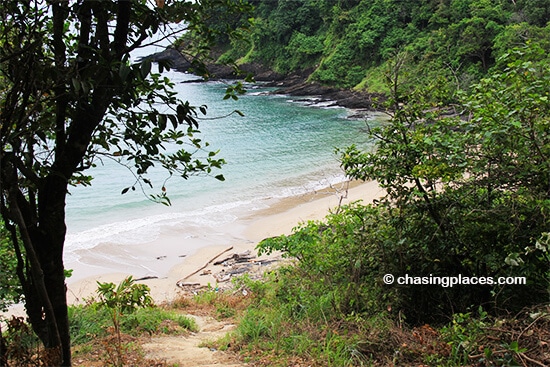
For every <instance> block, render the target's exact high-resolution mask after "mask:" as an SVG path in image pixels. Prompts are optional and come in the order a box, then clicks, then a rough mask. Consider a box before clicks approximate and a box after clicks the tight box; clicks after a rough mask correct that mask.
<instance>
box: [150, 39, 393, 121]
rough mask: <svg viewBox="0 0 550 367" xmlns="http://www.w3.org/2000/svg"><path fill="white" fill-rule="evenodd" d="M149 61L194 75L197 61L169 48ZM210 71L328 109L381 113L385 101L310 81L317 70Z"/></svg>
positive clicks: (214, 67)
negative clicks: (249, 78)
mask: <svg viewBox="0 0 550 367" xmlns="http://www.w3.org/2000/svg"><path fill="white" fill-rule="evenodd" d="M147 58H149V59H151V60H152V61H162V60H168V61H170V63H171V65H172V68H173V69H175V70H177V71H180V72H190V73H193V63H192V61H193V60H192V59H190V58H189V57H186V56H184V55H183V54H182V53H180V52H179V51H177V50H175V49H173V48H167V49H166V50H164V51H162V52H159V53H156V54H153V55H150V56H147ZM207 68H208V72H209V77H208V79H209V80H212V79H242V78H244V77H246V76H252V77H253V78H254V80H256V81H259V82H265V83H266V85H267V86H270V87H275V88H276V89H275V91H274V92H273V93H274V94H287V95H291V96H304V97H306V96H307V97H315V99H316V102H317V103H323V104H324V105H325V106H340V107H346V108H350V109H363V110H370V111H376V110H378V108H377V107H376V105H377V104H381V102H383V101H384V99H385V97H384V95H382V94H378V93H368V92H365V91H356V90H350V89H340V88H335V87H331V86H325V85H322V84H320V83H317V82H311V81H308V78H309V76H310V75H311V73H312V71H313V70H303V71H301V72H297V73H292V74H289V75H283V74H279V73H277V72H274V71H273V70H270V69H268V68H266V67H264V66H263V65H260V64H257V63H250V64H244V65H239V70H236V69H235V68H233V67H232V66H229V65H221V64H214V63H213V64H209V65H208V66H207ZM204 80H206V79H204Z"/></svg>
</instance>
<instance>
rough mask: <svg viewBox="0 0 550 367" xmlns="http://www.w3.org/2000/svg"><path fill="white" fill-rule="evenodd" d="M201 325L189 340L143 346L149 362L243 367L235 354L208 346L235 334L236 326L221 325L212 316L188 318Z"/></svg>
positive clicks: (165, 338)
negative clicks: (231, 332) (210, 342)
mask: <svg viewBox="0 0 550 367" xmlns="http://www.w3.org/2000/svg"><path fill="white" fill-rule="evenodd" d="M186 316H188V317H191V318H193V319H194V320H195V322H196V323H197V326H198V327H199V331H198V332H196V333H191V334H190V335H188V336H181V335H180V336H160V337H153V338H152V339H151V341H149V342H147V343H145V344H143V345H142V347H143V349H144V351H145V353H146V355H147V357H148V358H152V359H156V360H163V361H165V362H166V363H167V364H168V365H177V366H179V367H193V366H200V367H214V366H216V367H241V366H248V364H246V363H242V362H240V361H239V360H238V359H237V357H236V356H235V355H234V354H231V353H228V352H223V351H219V350H215V349H213V348H209V347H207V346H205V344H206V343H207V342H209V341H214V340H217V339H219V338H221V337H223V336H224V335H225V334H226V333H228V332H229V331H231V330H233V329H234V328H235V325H234V324H232V323H231V321H229V320H224V321H217V320H215V319H214V318H212V317H210V316H196V315H186Z"/></svg>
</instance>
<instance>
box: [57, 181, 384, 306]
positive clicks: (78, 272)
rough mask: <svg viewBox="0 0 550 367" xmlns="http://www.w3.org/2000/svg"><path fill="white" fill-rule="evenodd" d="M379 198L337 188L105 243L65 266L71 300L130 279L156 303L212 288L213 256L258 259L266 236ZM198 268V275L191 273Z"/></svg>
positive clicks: (364, 187) (374, 190) (368, 191)
mask: <svg viewBox="0 0 550 367" xmlns="http://www.w3.org/2000/svg"><path fill="white" fill-rule="evenodd" d="M381 196H383V190H382V189H380V188H379V186H378V185H377V184H376V183H375V182H367V183H359V182H351V183H345V184H338V185H333V186H332V187H328V188H325V189H323V190H318V191H315V192H310V193H308V194H304V195H300V196H294V197H289V198H285V199H280V200H279V199H277V200H276V199H270V200H266V203H265V208H264V209H259V210H256V211H252V212H248V213H241V215H240V216H239V217H238V218H237V219H236V220H235V221H234V222H231V223H228V224H224V225H221V226H219V227H208V228H204V227H201V228H199V227H197V228H196V229H195V231H194V233H193V235H192V236H189V235H185V236H183V235H182V233H181V231H179V230H178V228H176V227H167V228H165V229H164V230H162V231H161V233H160V234H159V235H158V236H157V238H156V239H154V240H153V241H150V242H146V243H143V244H138V245H134V246H118V245H117V244H115V243H103V244H101V245H99V246H96V247H95V248H94V249H90V250H84V251H82V252H81V253H79V256H80V257H81V258H80V260H79V261H78V262H72V263H69V264H66V267H67V268H70V269H73V274H74V276H73V277H71V278H69V279H68V280H67V284H68V293H67V295H68V299H69V302H70V303H78V302H83V301H85V300H86V299H87V298H90V297H92V296H94V294H95V290H96V289H97V281H99V282H114V283H118V282H120V281H121V280H122V279H124V278H125V277H127V276H128V275H132V276H133V277H134V278H149V279H145V280H140V283H145V284H147V285H148V286H149V287H150V288H151V296H152V297H153V298H154V300H155V301H156V302H157V303H160V302H170V301H171V300H173V299H174V298H175V297H176V296H177V295H178V294H179V292H180V288H179V287H178V286H177V285H176V283H177V282H178V281H182V280H185V282H188V283H199V284H201V285H207V284H210V285H213V286H214V285H215V284H216V282H217V280H216V278H214V276H213V274H215V273H216V272H217V271H219V268H220V266H217V267H216V266H214V265H212V264H209V265H208V266H206V267H205V265H207V263H208V262H209V261H210V260H212V259H213V258H214V257H216V256H217V255H219V254H221V253H223V255H222V256H220V258H223V257H224V256H227V255H231V254H233V253H243V252H245V251H250V252H251V253H252V254H253V255H256V251H255V247H256V245H257V244H258V243H259V242H260V241H261V240H262V239H264V238H268V237H273V236H278V235H282V234H290V233H292V229H293V228H294V227H296V226H297V225H298V224H299V223H303V222H307V221H309V220H322V219H323V218H324V217H325V216H326V215H327V214H328V213H329V211H330V210H333V209H335V208H336V207H337V206H338V205H339V204H349V203H351V202H354V201H357V200H362V201H363V203H370V202H372V200H374V199H377V198H379V197H381ZM272 256H277V254H275V255H272ZM265 259H267V257H265V256H264V257H263V258H258V259H256V260H257V261H258V262H257V263H256V264H257V265H255V266H258V267H261V266H262V265H261V261H262V260H265ZM203 267H204V269H201V268H203ZM198 269H201V271H200V272H197V273H196V274H193V273H195V272H196V271H197V270H198ZM209 272H210V274H205V275H201V274H202V273H209ZM191 274H193V275H191Z"/></svg>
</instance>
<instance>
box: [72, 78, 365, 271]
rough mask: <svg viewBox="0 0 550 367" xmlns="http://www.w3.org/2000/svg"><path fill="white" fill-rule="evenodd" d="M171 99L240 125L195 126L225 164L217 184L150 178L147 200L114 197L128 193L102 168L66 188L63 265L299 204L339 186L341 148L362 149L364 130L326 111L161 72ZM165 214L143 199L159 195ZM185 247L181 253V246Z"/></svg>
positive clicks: (123, 176)
mask: <svg viewBox="0 0 550 367" xmlns="http://www.w3.org/2000/svg"><path fill="white" fill-rule="evenodd" d="M168 76H169V77H170V78H171V79H172V80H173V81H174V82H175V83H176V90H177V91H178V93H179V94H180V97H181V98H182V99H184V100H189V101H190V102H191V103H192V104H193V105H197V106H198V105H203V104H205V105H207V106H208V114H207V116H206V117H207V118H214V117H218V116H223V115H227V114H228V113H229V112H231V111H233V110H235V109H238V110H240V111H242V112H243V113H244V115H245V116H244V117H241V116H238V115H237V114H233V115H231V116H229V117H225V118H220V119H212V120H203V121H202V122H201V124H200V131H201V134H200V135H199V137H200V138H201V139H202V140H203V141H207V142H209V143H210V147H209V148H211V149H212V150H219V151H220V153H219V157H221V158H224V159H225V160H226V162H227V164H226V165H225V166H223V168H222V170H221V171H220V172H215V174H218V173H223V175H224V176H225V178H226V180H225V181H224V182H220V181H218V180H216V179H214V178H213V177H191V178H190V179H189V180H183V179H181V178H179V177H172V178H170V179H169V180H168V181H166V182H165V183H164V181H165V180H166V179H167V178H168V175H167V173H166V172H164V171H162V170H160V169H159V170H153V171H152V174H151V176H150V178H151V179H152V182H153V184H154V185H155V189H154V190H150V189H149V190H145V191H141V189H140V187H139V186H137V187H136V188H137V190H136V191H129V192H128V193H126V194H125V195H121V191H122V189H124V188H125V187H128V186H131V185H133V184H134V181H135V180H134V177H133V176H132V174H131V173H130V172H129V171H128V170H127V169H126V168H124V167H122V166H120V165H119V164H117V163H115V162H112V161H110V160H108V159H106V160H103V164H100V165H98V167H96V168H94V169H92V170H91V171H90V172H89V173H90V174H91V175H93V176H94V180H93V184H92V186H91V187H86V188H85V187H75V188H72V189H71V195H70V197H69V199H68V203H67V222H68V236H67V242H66V251H65V260H66V262H67V261H69V262H70V261H78V258H79V255H78V252H79V250H86V249H92V248H94V247H95V246H98V245H100V244H104V243H117V244H122V245H124V244H135V243H140V242H145V241H151V240H153V239H155V237H156V236H159V235H160V233H161V231H162V227H163V226H167V225H169V226H171V227H172V228H175V227H177V228H181V229H182V231H183V233H182V238H185V228H186V226H194V227H195V228H197V227H202V228H205V230H208V229H209V228H216V226H218V225H226V224H228V223H231V222H233V221H236V220H238V218H239V217H240V216H242V215H244V214H245V213H246V214H247V215H250V213H254V211H255V210H258V209H262V208H265V206H266V204H265V203H266V199H268V198H284V197H289V196H293V195H300V194H303V193H305V192H308V191H312V190H314V189H316V188H321V187H326V186H328V185H329V184H331V183H336V182H341V181H343V180H344V175H343V172H342V171H341V169H340V168H339V163H338V159H337V156H336V155H335V154H334V149H335V148H337V147H346V146H349V145H351V144H357V145H359V146H366V145H368V144H369V143H368V141H367V134H366V132H365V122H364V121H358V120H351V119H347V118H346V117H347V116H348V114H349V113H350V112H349V111H347V110H346V109H343V108H327V107H323V106H321V105H315V104H313V105H312V104H311V102H305V101H303V100H298V99H295V98H291V97H288V96H280V95H278V96H275V95H269V94H268V93H267V92H268V90H267V89H262V88H261V86H249V88H248V91H249V92H248V93H247V94H246V95H243V96H241V97H240V98H239V100H238V101H232V100H226V101H224V100H223V99H222V98H223V95H224V91H225V89H226V87H227V85H225V84H224V83H222V82H208V83H185V81H186V80H189V79H191V78H193V77H192V76H189V75H186V74H183V73H178V72H171V73H169V74H168ZM163 183H164V185H165V186H166V188H167V193H168V195H169V196H170V199H171V201H172V206H171V207H165V206H163V205H160V204H155V203H153V202H151V201H149V200H148V199H147V196H148V195H149V194H151V193H159V192H160V187H162V185H163ZM182 246H185V243H184V242H183V243H182Z"/></svg>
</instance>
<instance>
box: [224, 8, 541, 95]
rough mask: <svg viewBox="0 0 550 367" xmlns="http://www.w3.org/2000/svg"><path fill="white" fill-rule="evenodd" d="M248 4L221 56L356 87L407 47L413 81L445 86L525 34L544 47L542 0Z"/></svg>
mask: <svg viewBox="0 0 550 367" xmlns="http://www.w3.org/2000/svg"><path fill="white" fill-rule="evenodd" d="M250 3H251V4H252V5H254V6H255V10H254V13H253V16H254V22H253V24H252V25H251V27H250V28H249V29H250V33H249V34H245V35H243V38H242V39H241V40H240V41H239V42H232V44H231V45H230V44H229V43H228V42H225V43H221V44H220V46H221V47H222V48H224V50H226V51H227V53H226V55H231V58H232V59H234V60H237V59H241V60H242V61H244V59H243V58H244V56H245V55H246V58H245V59H246V61H247V62H259V63H262V64H264V65H266V66H269V67H272V68H273V69H274V70H276V71H278V72H282V73H291V72H293V71H298V70H306V69H310V68H313V69H314V72H313V74H312V76H311V78H312V79H315V80H318V81H320V82H322V83H325V84H330V85H335V86H339V87H348V88H349V87H355V86H357V85H358V84H359V83H360V82H361V81H362V80H363V79H364V78H365V76H368V75H369V74H372V73H373V72H374V71H375V70H376V69H377V68H379V67H380V66H381V65H383V64H384V63H385V62H387V61H388V60H390V59H391V58H393V57H394V56H395V54H397V53H399V52H403V51H406V50H407V51H409V52H411V54H412V55H414V57H412V58H411V59H410V60H408V63H409V64H410V68H411V70H413V74H414V75H416V76H417V78H416V79H417V80H416V81H415V83H414V85H415V86H418V85H422V84H429V83H430V82H431V81H432V80H437V79H439V82H440V83H441V84H446V86H445V88H447V89H452V88H463V89H467V88H468V87H469V86H470V85H471V84H472V83H475V82H477V81H479V79H480V78H481V77H482V76H483V75H485V74H486V73H487V71H488V70H489V69H490V68H491V67H492V66H493V65H494V64H495V60H496V59H498V57H500V56H501V55H502V52H503V50H507V49H509V48H512V47H515V46H518V45H521V44H524V43H525V40H526V39H533V40H536V42H540V43H541V44H544V46H543V47H544V48H545V49H546V50H547V51H548V50H549V49H550V46H549V45H548V42H547V38H548V37H546V35H547V34H548V30H547V27H548V25H547V22H548V19H549V18H548V1H547V0H537V1H514V2H506V1H487V0H451V1H436V0H430V1H395V0H392V1H386V0H375V1H372V0H358V1H345V2H333V1H326V0H325V1H311V0H307V1H282V0H281V1H269V2H265V1H250ZM243 40H246V42H242V41H243ZM228 47H229V50H227V48H228ZM363 85H364V86H365V87H366V88H369V84H366V85H365V84H363ZM379 90H381V88H378V89H377V91H379ZM434 99H436V98H434Z"/></svg>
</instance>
